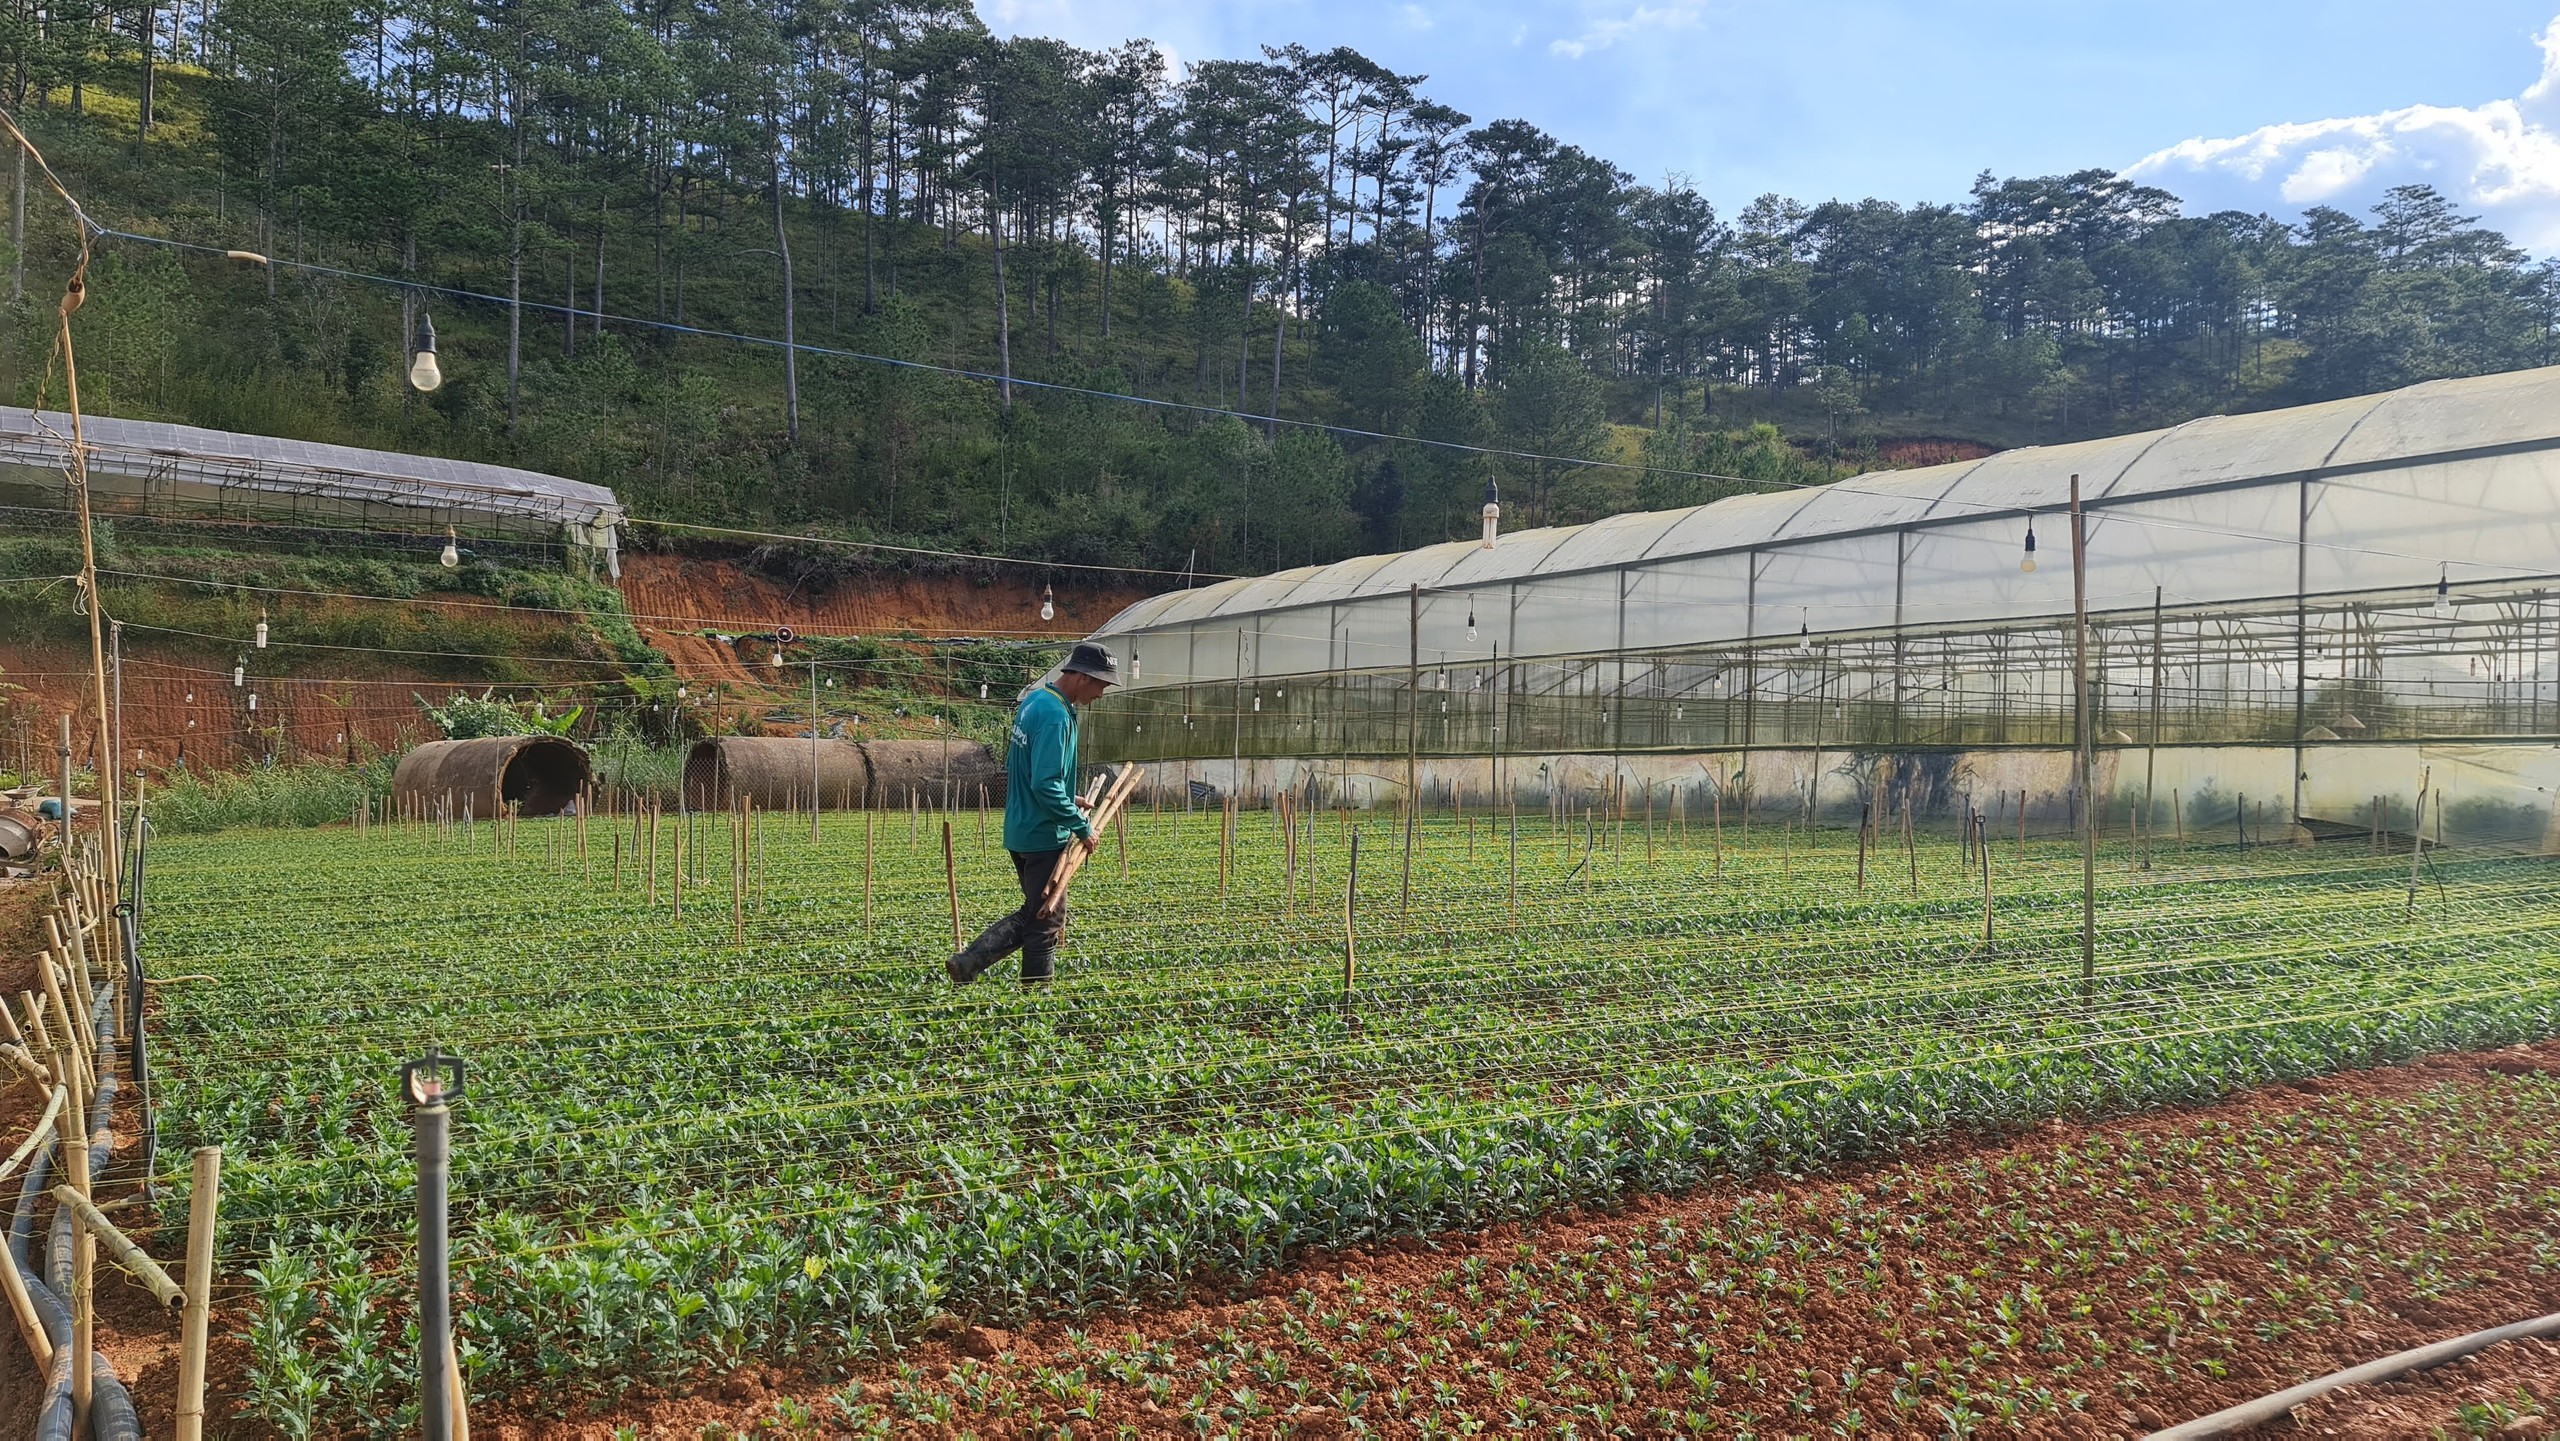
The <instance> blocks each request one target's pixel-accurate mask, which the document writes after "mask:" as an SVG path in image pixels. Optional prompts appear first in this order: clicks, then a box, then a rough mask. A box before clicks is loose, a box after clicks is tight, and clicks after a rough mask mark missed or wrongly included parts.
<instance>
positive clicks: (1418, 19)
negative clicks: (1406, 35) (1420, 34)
mask: <svg viewBox="0 0 2560 1441" xmlns="http://www.w3.org/2000/svg"><path fill="white" fill-rule="evenodd" d="M1431 24H1432V21H1431V12H1430V11H1428V10H1425V9H1423V8H1422V7H1421V6H1419V5H1407V6H1406V7H1404V28H1406V29H1407V30H1428V29H1430V28H1431Z"/></svg>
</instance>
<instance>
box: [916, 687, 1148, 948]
mask: <svg viewBox="0 0 2560 1441" xmlns="http://www.w3.org/2000/svg"><path fill="white" fill-rule="evenodd" d="M1119 681H1120V663H1119V662H1118V661H1117V660H1116V659H1114V658H1113V656H1112V654H1111V652H1110V651H1108V650H1106V649H1104V648H1103V647H1101V646H1099V645H1096V644H1094V643H1093V642H1092V641H1079V642H1077V644H1076V648H1075V649H1074V650H1073V651H1071V652H1069V653H1068V655H1067V662H1066V664H1065V665H1063V666H1061V667H1059V668H1058V676H1057V679H1055V680H1051V681H1045V682H1043V683H1041V684H1039V685H1036V686H1033V687H1032V688H1031V689H1030V691H1028V692H1027V693H1025V694H1024V696H1023V697H1022V703H1021V704H1020V705H1018V706H1016V707H1015V708H1014V712H1013V734H1012V735H1011V737H1010V738H1009V739H1010V742H1011V744H1010V746H1009V747H1008V749H1007V751H1006V754H1005V763H1004V776H1005V787H1004V848H1005V849H1006V850H1007V851H1010V852H1012V854H1013V873H1014V878H1015V879H1016V880H1018V881H1019V882H1021V885H1022V908H1021V909H1020V910H1018V911H1015V912H1013V913H1012V914H1011V915H1008V916H1006V917H1005V918H1004V919H1003V920H1001V921H998V922H996V923H995V924H994V925H992V926H989V927H988V928H987V930H986V933H985V934H984V935H981V936H979V937H978V939H977V940H976V941H974V942H972V943H971V944H970V946H969V948H968V949H967V950H964V951H961V952H960V953H958V954H957V955H954V956H953V957H952V958H951V959H950V960H949V961H948V962H946V963H945V964H944V970H945V971H946V972H947V973H948V974H949V975H950V977H951V979H952V980H954V981H956V982H959V983H961V984H963V985H966V984H967V983H968V982H970V981H974V980H976V979H977V978H978V977H979V976H981V975H984V974H985V973H986V971H987V969H988V968H989V967H991V966H993V965H994V964H995V963H996V962H998V961H1000V960H1003V959H1004V958H1005V957H1006V956H1008V955H1011V954H1012V953H1013V952H1014V950H1015V949H1016V948H1019V949H1020V950H1021V952H1022V983H1023V984H1024V985H1027V986H1028V985H1039V984H1041V983H1043V982H1045V981H1047V980H1048V979H1049V977H1050V976H1051V974H1052V973H1053V972H1054V971H1055V969H1056V965H1057V959H1058V943H1059V942H1060V941H1061V940H1064V939H1065V938H1066V934H1067V905H1066V899H1065V897H1063V896H1062V897H1060V898H1059V901H1058V904H1057V906H1056V907H1055V908H1054V909H1052V910H1050V911H1048V912H1047V913H1046V914H1043V913H1042V912H1041V910H1040V897H1041V896H1042V894H1043V893H1045V892H1046V891H1047V890H1048V888H1049V877H1050V876H1051V875H1052V874H1053V873H1055V872H1056V870H1057V869H1058V862H1059V861H1060V860H1062V859H1064V858H1065V856H1066V854H1067V848H1068V847H1069V846H1084V847H1088V848H1089V847H1091V846H1092V845H1093V825H1092V823H1091V822H1089V821H1087V820H1086V819H1085V815H1084V802H1083V800H1081V799H1080V798H1079V797H1078V796H1077V795H1076V729H1077V728H1076V707H1078V706H1083V705H1090V704H1092V703H1093V702H1094V701H1095V700H1096V699H1098V698H1099V697H1100V696H1101V695H1102V693H1103V692H1104V691H1106V690H1109V689H1110V688H1111V687H1112V686H1114V685H1117V684H1118V683H1119Z"/></svg>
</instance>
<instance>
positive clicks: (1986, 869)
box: [1973, 816, 1991, 946]
mask: <svg viewBox="0 0 2560 1441" xmlns="http://www.w3.org/2000/svg"><path fill="white" fill-rule="evenodd" d="M1973 824H1974V829H1975V830H1977V831H1979V830H1980V829H1981V828H1982V817H1980V816H1975V817H1974V818H1973ZM1974 849H1976V850H1978V851H1980V852H1981V853H1982V944H1983V945H1985V946H1989V945H1990V944H1991V847H1989V846H1987V845H1983V844H1981V843H1980V841H1979V840H1977V841H1976V842H1975V845H1974Z"/></svg>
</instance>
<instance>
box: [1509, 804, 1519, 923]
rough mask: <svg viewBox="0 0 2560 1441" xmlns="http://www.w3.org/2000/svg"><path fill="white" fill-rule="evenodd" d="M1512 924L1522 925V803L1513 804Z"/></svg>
mask: <svg viewBox="0 0 2560 1441" xmlns="http://www.w3.org/2000/svg"><path fill="white" fill-rule="evenodd" d="M1511 924H1512V927H1513V928H1514V929H1517V928H1518V927H1519V925H1520V802H1519V801H1518V800H1517V799H1514V800H1513V801H1512V802H1511Z"/></svg>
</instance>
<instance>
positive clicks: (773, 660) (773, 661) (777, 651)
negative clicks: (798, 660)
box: [765, 646, 782, 670]
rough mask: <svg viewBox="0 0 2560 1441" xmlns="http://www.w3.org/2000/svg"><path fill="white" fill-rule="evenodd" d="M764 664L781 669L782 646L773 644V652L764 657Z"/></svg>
mask: <svg viewBox="0 0 2560 1441" xmlns="http://www.w3.org/2000/svg"><path fill="white" fill-rule="evenodd" d="M765 664H767V665H769V666H772V667H773V668H774V669H775V670H780V669H782V647H780V646H775V647H774V648H773V653H772V654H771V655H768V656H766V657H765Z"/></svg>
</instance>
